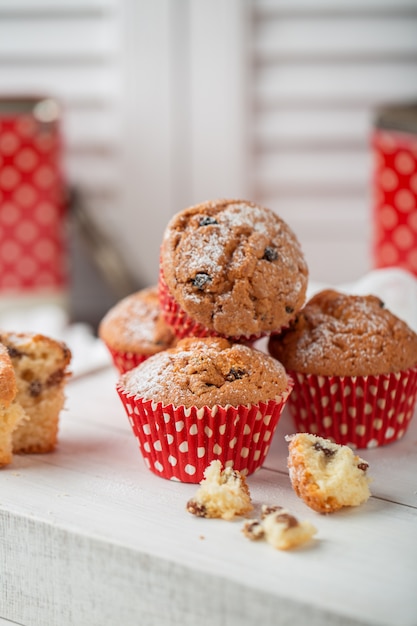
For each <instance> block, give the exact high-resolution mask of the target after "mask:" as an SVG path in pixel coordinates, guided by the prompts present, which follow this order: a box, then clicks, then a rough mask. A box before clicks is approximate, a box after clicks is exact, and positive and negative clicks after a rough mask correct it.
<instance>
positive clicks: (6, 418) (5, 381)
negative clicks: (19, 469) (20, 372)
mask: <svg viewBox="0 0 417 626" xmlns="http://www.w3.org/2000/svg"><path fill="white" fill-rule="evenodd" d="M16 394H17V383H16V375H15V372H14V369H13V364H12V361H11V359H10V356H9V353H8V351H7V348H6V346H3V345H2V344H1V343H0V467H1V466H2V465H7V464H8V463H10V462H11V461H12V458H13V443H12V433H13V431H14V430H15V428H16V426H17V425H18V424H19V423H20V422H22V421H23V420H24V419H25V412H24V410H23V409H22V407H21V406H20V404H19V403H18V402H16Z"/></svg>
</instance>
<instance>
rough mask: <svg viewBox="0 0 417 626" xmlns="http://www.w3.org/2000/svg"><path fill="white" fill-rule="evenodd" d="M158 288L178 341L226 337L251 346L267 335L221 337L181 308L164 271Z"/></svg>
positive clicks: (162, 305) (166, 314)
mask: <svg viewBox="0 0 417 626" xmlns="http://www.w3.org/2000/svg"><path fill="white" fill-rule="evenodd" d="M158 288H159V304H160V307H161V312H162V315H163V317H164V320H165V322H166V323H167V324H168V325H169V326H171V327H172V329H173V331H174V333H175V335H176V337H178V339H183V338H184V337H226V339H229V340H230V341H239V342H245V343H248V344H250V343H253V342H254V341H256V340H258V339H261V338H262V337H264V336H265V335H266V333H259V334H257V335H248V336H244V335H240V336H239V337H228V336H226V335H221V334H220V333H218V332H216V331H215V330H213V329H209V328H207V327H205V326H203V325H202V324H200V323H199V322H196V321H195V320H193V319H192V318H191V317H190V316H189V315H188V314H187V313H186V312H185V311H184V310H183V309H182V308H181V307H180V306H179V304H178V303H177V302H176V300H175V299H174V298H173V296H172V295H171V293H170V291H169V289H168V285H167V284H166V282H165V278H164V274H163V271H162V269H160V271H159V282H158ZM280 330H282V329H280ZM277 332H278V331H277Z"/></svg>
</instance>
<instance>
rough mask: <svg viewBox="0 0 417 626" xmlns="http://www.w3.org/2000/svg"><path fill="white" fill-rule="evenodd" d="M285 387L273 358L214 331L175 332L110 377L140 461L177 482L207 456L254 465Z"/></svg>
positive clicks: (192, 477) (194, 475)
mask: <svg viewBox="0 0 417 626" xmlns="http://www.w3.org/2000/svg"><path fill="white" fill-rule="evenodd" d="M291 388H292V380H291V379H290V378H289V377H288V376H287V374H286V372H285V369H284V367H283V366H282V365H281V364H280V363H279V362H278V361H276V360H275V359H273V358H272V357H270V356H268V355H266V354H264V353H263V352H260V351H259V350H256V349H254V348H251V347H249V346H246V345H243V344H236V343H231V342H229V341H228V340H227V339H224V338H220V337H217V338H216V337H207V338H197V337H193V338H191V337H190V338H186V339H182V340H180V341H179V342H178V344H177V345H176V346H175V347H174V348H170V349H169V350H164V351H162V352H159V353H158V354H155V355H154V356H152V357H149V359H147V360H146V361H144V362H143V363H141V364H140V365H138V366H137V367H135V368H134V369H132V370H130V371H129V372H127V373H125V374H123V375H122V376H121V378H120V380H119V383H118V385H117V391H118V393H119V396H120V398H121V400H122V402H123V404H124V407H125V410H126V412H127V415H128V417H129V420H130V423H131V425H132V429H133V433H134V434H135V436H136V437H137V438H138V441H139V444H140V448H141V452H142V455H143V457H144V459H145V462H146V463H147V465H148V467H149V468H150V469H151V470H152V471H153V472H155V473H156V474H158V475H159V476H163V477H165V478H172V479H176V480H181V481H183V482H200V481H201V480H202V479H203V475H204V470H205V469H206V467H207V466H208V465H209V464H210V463H211V462H212V461H215V460H219V461H220V462H221V463H222V465H223V466H224V467H229V466H233V468H234V469H235V470H237V471H239V472H241V473H242V474H244V475H248V474H250V473H253V472H254V471H255V470H256V469H258V468H259V467H260V466H261V465H262V463H263V461H264V459H265V456H266V454H267V452H268V449H269V444H270V440H271V438H272V435H273V433H274V431H275V428H276V425H277V423H278V419H279V417H280V415H281V412H282V410H283V407H284V405H285V402H286V400H287V397H288V395H289V393H290V391H291Z"/></svg>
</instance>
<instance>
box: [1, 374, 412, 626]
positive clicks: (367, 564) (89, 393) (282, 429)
mask: <svg viewBox="0 0 417 626" xmlns="http://www.w3.org/2000/svg"><path fill="white" fill-rule="evenodd" d="M116 378H117V377H116V373H115V371H114V370H113V369H111V368H107V369H105V370H103V371H101V372H99V373H95V374H91V375H89V376H86V377H83V378H80V379H78V380H73V381H72V382H70V383H69V385H68V391H67V396H68V399H67V410H66V411H65V412H64V413H63V414H62V418H61V430H60V444H59V448H58V450H57V451H56V452H55V453H53V454H49V455H42V456H37V455H32V456H21V457H18V458H16V459H15V461H14V463H13V465H11V466H9V467H7V468H4V469H2V470H1V471H0V520H1V529H0V532H1V540H0V542H1V543H0V546H1V550H0V577H1V593H0V618H2V619H0V624H1V625H2V626H3V624H9V620H10V621H12V622H16V623H18V624H24V625H25V626H67V625H76V626H90V625H92V626H114V625H120V626H138V625H141V626H142V625H143V626H154V625H155V626H156V625H157V626H171V625H175V626H179V625H181V626H188V625H189V626H205V625H209V624H210V625H212V624H213V625H216V626H218V625H220V626H229V625H235V624H236V625H239V626H246V625H253V624H259V625H260V626H261V625H262V626H269V625H281V624H282V625H284V624H285V625H286V624H291V625H294V624H295V625H298V624H299V625H305V624H309V626H315V625H317V626H326V625H327V624H331V625H335V624H337V625H338V626H339V625H343V626H344V625H353V624H355V625H365V624H366V625H371V624H372V625H375V626H388V625H389V626H416V625H417V419H414V421H413V423H412V425H411V428H410V430H409V432H408V434H407V435H406V436H405V438H404V439H403V440H402V441H400V442H397V443H395V444H392V445H390V446H387V447H385V448H380V449H377V450H373V451H369V452H366V451H362V452H361V455H362V456H363V457H364V458H365V459H366V460H368V461H369V463H370V474H371V476H373V478H374V482H373V485H372V493H373V496H372V497H371V498H370V500H369V501H368V502H367V503H366V504H365V505H363V506H361V507H358V508H354V509H347V510H343V511H342V512H339V513H336V514H333V515H329V516H322V515H319V514H317V513H315V512H314V511H312V510H311V509H309V508H308V507H307V506H306V505H305V504H304V503H303V502H302V501H301V500H300V499H298V498H297V497H296V495H295V494H294V492H293V490H292V488H291V485H290V482H289V478H288V473H287V469H286V451H287V444H286V442H285V440H284V436H285V434H287V433H291V432H292V431H293V428H292V424H291V421H290V418H289V416H288V415H287V414H285V413H284V416H283V417H282V419H281V421H280V423H279V426H278V429H277V431H276V435H275V438H274V441H273V444H272V446H271V449H270V452H269V455H268V457H267V461H266V464H265V467H264V468H263V469H262V470H260V471H259V472H257V473H256V474H255V475H254V476H251V477H250V478H249V480H248V482H249V486H250V490H251V494H252V498H253V500H254V503H255V506H256V507H260V505H261V504H262V503H268V504H281V505H284V506H286V507H288V508H289V509H291V510H292V511H293V512H294V514H295V515H297V516H298V517H299V518H300V519H308V520H310V521H311V522H312V523H313V524H314V525H315V526H316V527H317V529H318V534H317V538H316V540H315V541H314V542H312V543H311V544H310V545H308V546H306V547H304V548H302V549H298V550H293V551H288V552H282V551H277V550H274V549H273V548H272V547H271V546H269V545H268V544H266V543H264V542H250V541H249V540H248V539H246V538H245V537H244V536H243V534H242V533H241V528H242V526H243V521H242V520H237V521H233V522H226V521H222V520H206V519H201V518H196V517H193V516H191V515H190V514H188V513H187V512H186V511H185V504H186V502H187V500H188V498H189V497H191V496H192V495H193V494H194V493H195V491H196V488H197V487H196V486H195V485H186V484H180V483H174V482H170V481H167V480H165V479H162V478H159V477H158V476H155V475H154V474H152V473H151V472H150V471H149V470H148V469H147V468H146V467H145V465H144V463H143V461H142V457H141V456H140V453H139V450H138V447H137V444H136V440H135V439H134V437H133V435H132V434H131V431H130V426H129V424H128V421H127V417H126V416H125V414H124V410H123V407H122V405H121V402H120V400H119V398H118V396H117V394H116V392H115V389H114V386H115V382H116ZM255 513H256V511H255Z"/></svg>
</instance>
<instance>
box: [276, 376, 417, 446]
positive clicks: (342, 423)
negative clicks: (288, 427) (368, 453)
mask: <svg viewBox="0 0 417 626" xmlns="http://www.w3.org/2000/svg"><path fill="white" fill-rule="evenodd" d="M291 376H292V377H293V379H294V389H293V392H292V393H291V395H290V397H289V400H288V408H289V411H290V413H291V415H292V417H293V419H294V422H295V427H296V429H297V431H298V432H308V433H312V434H315V435H319V436H320V437H324V438H325V439H331V440H332V441H335V442H336V443H339V444H347V445H349V446H351V447H353V448H376V447H378V446H384V445H386V444H389V443H392V442H393V441H396V440H397V439H401V437H402V436H403V435H404V433H405V432H406V430H407V428H408V426H409V423H410V421H411V419H412V417H413V414H414V409H415V405H416V400H417V368H412V369H409V370H406V371H403V372H396V373H392V374H381V375H378V376H352V377H350V376H341V377H337V376H316V375H312V374H300V373H291Z"/></svg>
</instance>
